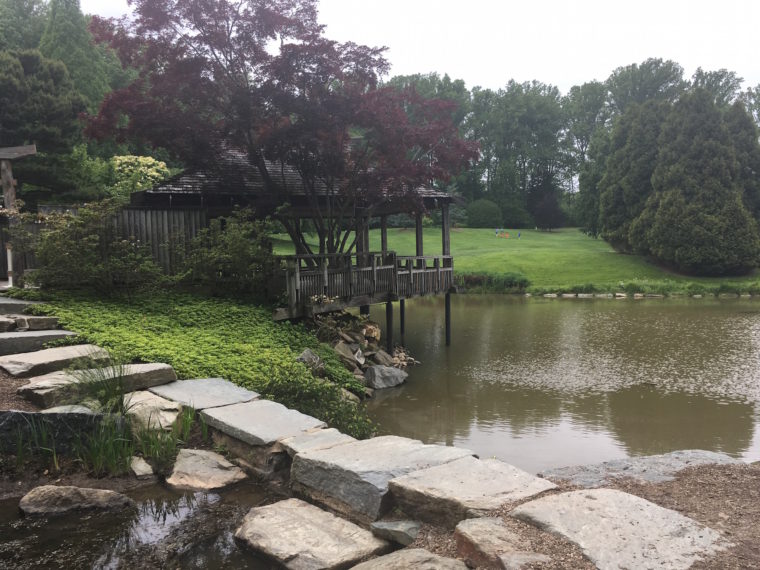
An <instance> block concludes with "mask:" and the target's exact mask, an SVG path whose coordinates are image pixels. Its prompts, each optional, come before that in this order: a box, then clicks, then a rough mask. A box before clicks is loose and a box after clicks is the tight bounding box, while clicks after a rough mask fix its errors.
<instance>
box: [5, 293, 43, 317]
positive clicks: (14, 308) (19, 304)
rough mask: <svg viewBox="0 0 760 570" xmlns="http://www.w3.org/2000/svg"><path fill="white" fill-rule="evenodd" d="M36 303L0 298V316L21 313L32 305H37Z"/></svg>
mask: <svg viewBox="0 0 760 570" xmlns="http://www.w3.org/2000/svg"><path fill="white" fill-rule="evenodd" d="M38 304H39V303H37V302H36V301H24V300H22V299H11V298H10V297H0V315H13V314H18V313H23V312H24V309H26V308H27V307H31V306H32V305H38Z"/></svg>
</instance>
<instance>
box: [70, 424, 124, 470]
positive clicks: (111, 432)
mask: <svg viewBox="0 0 760 570" xmlns="http://www.w3.org/2000/svg"><path fill="white" fill-rule="evenodd" d="M74 447H75V455H76V457H77V459H78V460H79V461H80V462H81V463H82V466H83V467H84V468H85V469H86V470H87V471H89V472H90V473H92V475H93V476H95V477H103V476H104V475H123V474H125V473H129V467H130V464H131V461H132V456H133V455H134V452H135V448H134V442H133V441H132V437H131V434H130V431H129V423H128V422H127V421H125V420H124V418H123V417H121V416H105V417H104V418H103V419H102V420H101V422H100V424H99V425H98V428H97V429H96V430H95V431H94V432H93V433H91V434H83V435H81V436H80V437H79V439H78V441H77V442H76V444H75V446H74Z"/></svg>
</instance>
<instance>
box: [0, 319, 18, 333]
mask: <svg viewBox="0 0 760 570" xmlns="http://www.w3.org/2000/svg"><path fill="white" fill-rule="evenodd" d="M15 328H16V319H11V318H9V317H0V332H8V331H12V330H13V329H15Z"/></svg>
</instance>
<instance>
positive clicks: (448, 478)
mask: <svg viewBox="0 0 760 570" xmlns="http://www.w3.org/2000/svg"><path fill="white" fill-rule="evenodd" d="M556 487H557V486H556V485H555V484H554V483H551V482H549V481H547V480H546V479H539V478H538V477H535V476H534V475H531V474H530V473H526V472H525V471H522V470H521V469H518V468H517V467H513V466H512V465H509V464H507V463H504V462H502V461H499V460H498V459H486V460H483V461H481V460H480V459H476V458H474V457H463V458H462V459H457V460H456V461H452V462H450V463H446V464H444V465H437V466H435V467H430V468H428V469H422V470H420V471H414V472H412V473H408V474H406V475H403V476H401V477H397V478H395V479H391V481H390V482H389V488H390V493H391V496H392V499H393V503H394V505H395V506H396V507H398V508H400V509H401V510H402V511H404V512H405V513H406V514H407V515H409V516H411V517H413V518H417V519H420V520H423V521H426V522H431V523H435V524H442V525H445V526H449V527H452V528H453V527H454V526H456V524H457V523H458V522H459V521H461V520H463V519H466V518H469V517H473V516H484V515H487V514H489V513H491V512H492V511H495V510H498V509H499V508H501V507H502V506H503V505H504V504H506V503H509V502H512V501H517V500H520V499H526V498H528V497H532V496H534V495H537V494H539V493H543V492H544V491H548V490H549V489H555V488H556Z"/></svg>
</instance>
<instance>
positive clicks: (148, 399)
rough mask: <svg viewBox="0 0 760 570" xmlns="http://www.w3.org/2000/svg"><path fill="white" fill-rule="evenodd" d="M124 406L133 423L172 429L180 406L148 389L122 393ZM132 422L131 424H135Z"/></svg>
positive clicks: (152, 427) (180, 408) (180, 409)
mask: <svg viewBox="0 0 760 570" xmlns="http://www.w3.org/2000/svg"><path fill="white" fill-rule="evenodd" d="M123 398H124V408H125V409H126V410H127V415H128V416H129V417H130V418H132V420H133V421H134V422H135V424H138V425H140V426H142V427H146V428H150V429H165V430H169V429H172V426H173V425H174V422H176V421H177V416H179V413H180V411H182V406H180V405H179V404H178V403H177V402H172V401H171V400H167V399H166V398H162V397H161V396H157V395H156V394H153V393H152V392H149V391H148V390H140V391H138V392H129V393H128V394H124V396H123ZM135 424H133V425H135Z"/></svg>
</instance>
